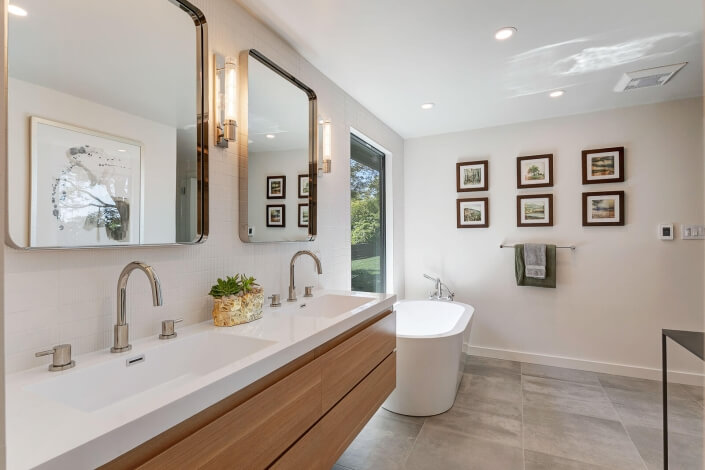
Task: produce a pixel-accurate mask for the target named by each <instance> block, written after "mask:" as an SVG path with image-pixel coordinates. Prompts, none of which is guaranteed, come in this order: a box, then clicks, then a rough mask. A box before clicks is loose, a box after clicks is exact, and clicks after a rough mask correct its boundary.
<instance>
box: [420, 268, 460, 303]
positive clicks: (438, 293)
mask: <svg viewBox="0 0 705 470" xmlns="http://www.w3.org/2000/svg"><path fill="white" fill-rule="evenodd" d="M423 277H425V278H426V279H428V280H429V281H433V282H434V283H435V287H434V292H431V295H429V297H428V298H429V299H431V300H445V301H448V302H452V301H453V299H454V298H455V293H454V292H451V290H450V289H449V288H448V286H447V285H445V284H443V282H441V278H440V277H433V276H429V275H428V274H424V275H423ZM443 289H445V290H446V292H448V295H446V296H445V297H444V296H443Z"/></svg>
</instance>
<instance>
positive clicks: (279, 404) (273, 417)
mask: <svg viewBox="0 0 705 470" xmlns="http://www.w3.org/2000/svg"><path fill="white" fill-rule="evenodd" d="M321 394H322V387H321V362H320V361H315V360H314V361H313V362H311V363H309V364H307V365H305V366H303V367H302V368H301V369H299V370H297V371H296V372H294V373H292V374H291V375H289V376H287V377H286V378H284V379H282V380H280V381H279V382H277V383H276V384H274V385H272V386H271V387H269V388H267V389H266V390H264V391H263V392H261V393H259V394H257V395H255V396H254V397H252V398H251V399H249V400H248V401H246V402H245V403H243V404H242V405H240V406H238V407H237V408H235V409H233V410H231V411H230V412H228V413H226V414H224V415H223V416H221V417H220V418H218V419H216V420H215V421H213V422H211V423H210V424H208V425H207V426H205V427H203V428H201V429H199V430H198V431H197V432H195V433H193V434H191V435H190V436H189V437H187V438H186V439H184V440H182V441H180V442H179V443H177V444H175V445H173V446H172V447H170V448H168V449H167V450H166V451H164V452H162V453H161V454H159V455H157V456H156V457H154V458H153V459H151V460H150V461H148V462H147V463H145V464H144V465H143V466H142V467H140V468H145V469H148V468H149V469H151V468H189V469H192V468H243V469H245V468H265V467H267V466H268V465H269V464H271V463H272V461H273V460H274V459H276V457H277V456H278V455H281V453H283V452H284V451H285V450H286V449H287V448H288V447H289V446H290V445H291V444H293V443H294V442H296V440H297V439H299V437H300V436H301V435H302V434H304V433H305V432H306V430H307V429H309V428H310V427H311V426H312V425H313V424H314V423H315V422H316V421H317V420H318V419H319V418H320V417H321V416H322V414H323V412H322V409H321Z"/></svg>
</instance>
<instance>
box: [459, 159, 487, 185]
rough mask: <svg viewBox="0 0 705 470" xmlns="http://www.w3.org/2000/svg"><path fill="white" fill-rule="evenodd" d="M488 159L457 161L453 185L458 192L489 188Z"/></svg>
mask: <svg viewBox="0 0 705 470" xmlns="http://www.w3.org/2000/svg"><path fill="white" fill-rule="evenodd" d="M488 167H489V161H488V160H478V161H474V162H459V163H457V164H456V165H455V187H456V191H457V192H459V193H462V192H470V191H487V190H488V189H489V173H488Z"/></svg>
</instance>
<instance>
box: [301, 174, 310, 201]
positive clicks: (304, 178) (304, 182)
mask: <svg viewBox="0 0 705 470" xmlns="http://www.w3.org/2000/svg"><path fill="white" fill-rule="evenodd" d="M298 179H299V184H298V190H299V191H298V192H299V199H308V195H309V185H308V183H309V177H308V175H307V174H306V175H299V178H298Z"/></svg>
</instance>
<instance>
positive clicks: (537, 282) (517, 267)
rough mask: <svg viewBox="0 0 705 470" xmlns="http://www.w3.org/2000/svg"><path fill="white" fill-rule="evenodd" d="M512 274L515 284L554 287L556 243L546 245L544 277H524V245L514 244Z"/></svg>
mask: <svg viewBox="0 0 705 470" xmlns="http://www.w3.org/2000/svg"><path fill="white" fill-rule="evenodd" d="M514 274H515V276H516V279H517V286H531V287H547V288H551V289H555V288H556V245H546V279H534V278H532V277H526V270H525V269H524V245H514Z"/></svg>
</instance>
